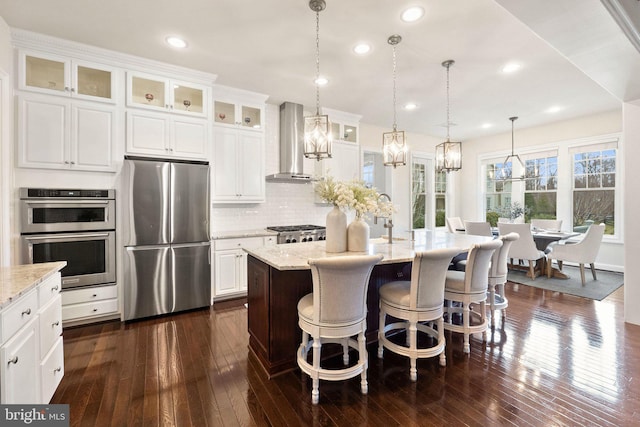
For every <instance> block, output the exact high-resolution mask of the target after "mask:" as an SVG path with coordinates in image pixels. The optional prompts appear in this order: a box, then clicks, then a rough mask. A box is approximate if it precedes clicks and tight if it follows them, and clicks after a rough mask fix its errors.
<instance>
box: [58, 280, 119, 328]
mask: <svg viewBox="0 0 640 427" xmlns="http://www.w3.org/2000/svg"><path fill="white" fill-rule="evenodd" d="M118 310H119V309H118V289H117V287H116V285H106V286H92V287H88V288H78V289H71V290H66V291H64V292H62V321H63V323H64V325H65V326H67V325H70V326H71V325H80V324H84V323H91V322H95V321H96V320H102V319H106V318H113V317H116V316H118V315H119V311H118Z"/></svg>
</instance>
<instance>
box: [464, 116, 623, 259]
mask: <svg viewBox="0 0 640 427" xmlns="http://www.w3.org/2000/svg"><path fill="white" fill-rule="evenodd" d="M515 124H516V127H515V132H514V134H515V137H514V141H515V152H516V153H518V152H521V153H522V152H526V151H531V149H533V148H534V147H538V148H542V147H549V148H551V147H558V148H559V158H560V157H561V156H567V155H568V154H567V153H566V146H567V145H568V144H569V143H571V142H575V141H578V140H588V139H590V138H597V137H598V136H600V135H610V134H616V133H620V132H621V131H622V111H621V110H616V111H611V112H607V113H603V114H597V115H593V116H587V117H581V118H578V119H573V120H567V121H562V122H556V123H552V124H549V125H545V126H538V127H533V128H525V127H523V128H519V127H518V125H521V126H526V119H522V118H521V119H520V120H518V121H516V122H515ZM620 146H621V147H623V149H624V148H626V146H625V145H624V139H621V141H620ZM562 147H565V150H564V151H563V150H562ZM462 152H463V156H464V162H463V168H462V170H461V171H459V172H457V175H456V176H455V179H456V180H457V186H456V188H458V189H459V191H458V192H457V193H456V194H455V196H456V206H458V207H459V209H457V210H456V212H452V213H451V215H453V216H460V217H461V218H463V219H467V220H478V221H481V220H482V221H483V220H484V218H485V214H484V211H483V200H482V197H481V195H482V194H483V189H482V188H481V185H482V182H483V180H482V177H481V176H480V160H479V158H481V157H482V156H487V155H490V154H497V157H502V156H505V155H506V154H508V153H510V152H511V132H509V133H506V134H500V135H493V136H489V137H483V138H478V139H473V140H468V141H463V143H462ZM627 156H628V154H627ZM622 159H624V154H623V155H622V156H621V159H620V161H619V162H618V166H619V167H620V168H621V169H622V170H621V172H622V173H624V172H623V171H624V161H623V160H622ZM619 171H620V169H619ZM621 182H622V181H621ZM623 185H624V184H623ZM620 194H622V193H620ZM570 196H571V195H570V194H568V193H567V194H558V210H559V216H562V215H567V216H568V215H570V204H569V202H568V200H570ZM620 202H621V203H620V204H619V205H617V206H620V207H621V208H624V197H623V200H622V201H620ZM561 206H564V208H562V209H563V210H564V213H562V212H560V210H561ZM622 219H623V220H624V214H623V216H622ZM623 229H624V226H623ZM623 231H624V230H623ZM623 259H624V245H623V243H622V240H620V241H618V242H606V241H605V242H603V244H602V246H601V250H600V253H599V255H598V267H600V268H606V269H611V270H614V271H622V270H623V268H624V261H623Z"/></svg>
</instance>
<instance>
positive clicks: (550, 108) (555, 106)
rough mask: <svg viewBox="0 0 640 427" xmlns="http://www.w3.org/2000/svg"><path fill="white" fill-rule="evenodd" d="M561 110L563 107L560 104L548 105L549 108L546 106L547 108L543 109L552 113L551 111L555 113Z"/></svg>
mask: <svg viewBox="0 0 640 427" xmlns="http://www.w3.org/2000/svg"><path fill="white" fill-rule="evenodd" d="M562 110H564V108H563V107H561V106H559V105H554V106H553V107H549V108H547V109H546V110H545V113H550V114H553V113H557V112H558V111H562Z"/></svg>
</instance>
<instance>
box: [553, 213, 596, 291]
mask: <svg viewBox="0 0 640 427" xmlns="http://www.w3.org/2000/svg"><path fill="white" fill-rule="evenodd" d="M603 235H604V224H592V225H591V226H589V228H588V229H587V232H586V233H585V235H584V237H583V238H582V240H580V241H579V242H577V243H573V244H564V245H560V244H558V242H553V243H551V244H550V245H549V246H548V248H549V253H548V254H547V277H551V267H552V266H551V263H552V261H553V260H554V259H555V260H556V262H557V263H558V269H559V270H562V262H563V261H568V262H575V263H578V264H579V265H580V279H581V280H582V285H583V286H584V283H585V279H584V265H585V264H589V266H590V267H591V275H592V276H593V280H597V278H596V266H595V262H596V257H597V256H598V251H599V250H600V243H601V242H602V237H603Z"/></svg>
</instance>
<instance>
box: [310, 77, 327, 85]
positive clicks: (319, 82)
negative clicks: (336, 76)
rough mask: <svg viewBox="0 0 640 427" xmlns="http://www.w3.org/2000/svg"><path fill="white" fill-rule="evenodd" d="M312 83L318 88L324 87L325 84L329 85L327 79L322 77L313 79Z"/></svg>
mask: <svg viewBox="0 0 640 427" xmlns="http://www.w3.org/2000/svg"><path fill="white" fill-rule="evenodd" d="M313 82H314V83H315V84H317V85H318V86H324V85H326V84H327V83H329V79H327V78H326V77H322V76H320V77H318V78H317V79H315V80H314V81H313Z"/></svg>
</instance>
